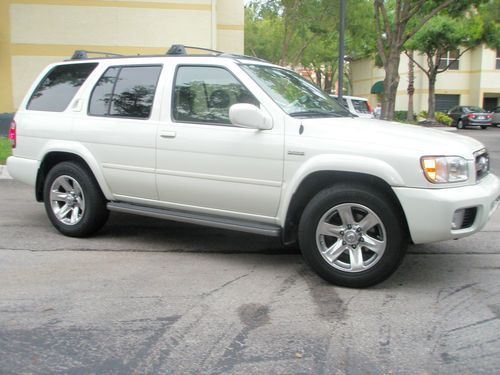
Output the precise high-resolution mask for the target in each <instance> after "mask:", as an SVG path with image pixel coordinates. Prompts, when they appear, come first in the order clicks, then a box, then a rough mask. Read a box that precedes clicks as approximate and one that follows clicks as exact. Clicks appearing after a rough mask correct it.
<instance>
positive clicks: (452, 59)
mask: <svg viewBox="0 0 500 375" xmlns="http://www.w3.org/2000/svg"><path fill="white" fill-rule="evenodd" d="M459 55H460V51H459V50H458V49H457V50H454V51H448V52H446V54H444V55H443V56H441V59H440V60H439V69H445V68H446V67H447V66H448V65H449V68H448V69H449V70H458V69H459V61H460V60H459V59H458V56H459Z"/></svg>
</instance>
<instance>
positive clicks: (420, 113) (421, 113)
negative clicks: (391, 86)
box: [417, 111, 427, 118]
mask: <svg viewBox="0 0 500 375" xmlns="http://www.w3.org/2000/svg"><path fill="white" fill-rule="evenodd" d="M417 117H421V118H427V111H420V112H419V113H418V114H417Z"/></svg>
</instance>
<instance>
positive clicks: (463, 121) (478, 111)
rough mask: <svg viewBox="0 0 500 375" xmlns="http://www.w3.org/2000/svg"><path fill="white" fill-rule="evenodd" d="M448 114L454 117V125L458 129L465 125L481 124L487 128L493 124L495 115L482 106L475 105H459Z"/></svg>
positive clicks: (483, 127) (482, 127)
mask: <svg viewBox="0 0 500 375" xmlns="http://www.w3.org/2000/svg"><path fill="white" fill-rule="evenodd" d="M448 116H450V117H451V118H452V119H453V125H454V126H456V127H457V128H458V129H463V128H464V127H465V126H480V127H481V129H486V128H487V127H488V126H491V124H492V118H493V115H492V114H491V113H489V112H488V111H485V110H484V109H482V108H480V107H476V106H473V105H457V106H455V107H453V108H452V109H450V110H449V111H448Z"/></svg>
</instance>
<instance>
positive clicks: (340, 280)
mask: <svg viewBox="0 0 500 375" xmlns="http://www.w3.org/2000/svg"><path fill="white" fill-rule="evenodd" d="M299 243H300V248H301V252H302V255H303V257H304V259H305V260H306V262H307V263H308V264H309V265H310V266H311V267H312V268H313V269H314V270H315V271H316V272H317V273H318V274H319V275H320V276H321V277H323V278H324V279H325V280H327V281H329V282H332V283H334V284H337V285H342V286H347V287H357V288H360V287H367V286H371V285H374V284H377V283H379V282H381V281H383V280H385V279H386V278H387V277H389V276H390V275H391V274H392V273H393V272H394V271H395V270H396V269H397V267H398V266H399V264H400V262H401V261H402V259H403V256H404V254H405V251H406V247H407V236H406V229H405V226H404V224H403V222H402V218H401V214H400V212H399V209H398V208H397V207H396V206H395V205H394V204H393V202H391V201H390V200H389V199H388V198H387V197H386V196H385V195H384V194H380V193H378V192H374V191H372V190H371V189H368V188H366V187H364V186H353V185H336V186H334V187H331V188H328V189H325V190H323V191H321V192H320V193H318V194H317V195H316V196H315V197H314V198H313V199H312V200H311V202H309V204H308V205H307V206H306V209H305V210H304V212H303V214H302V217H301V219H300V224H299Z"/></svg>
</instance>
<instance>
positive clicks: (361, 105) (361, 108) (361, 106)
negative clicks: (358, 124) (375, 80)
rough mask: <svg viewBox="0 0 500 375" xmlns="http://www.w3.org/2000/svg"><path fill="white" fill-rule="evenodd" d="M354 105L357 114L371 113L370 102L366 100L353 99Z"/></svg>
mask: <svg viewBox="0 0 500 375" xmlns="http://www.w3.org/2000/svg"><path fill="white" fill-rule="evenodd" d="M352 105H353V106H354V109H355V110H356V112H359V113H370V109H369V108H368V102H367V101H365V100H359V99H352Z"/></svg>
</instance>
